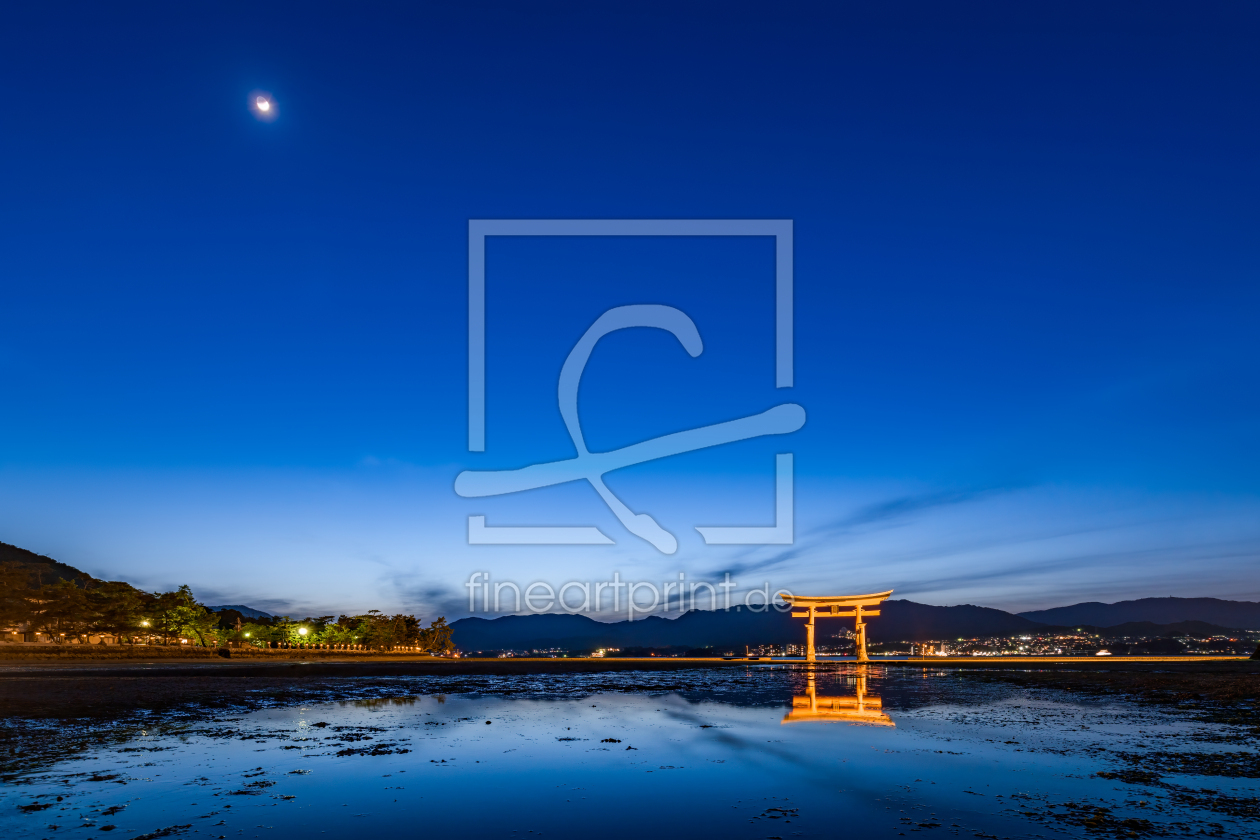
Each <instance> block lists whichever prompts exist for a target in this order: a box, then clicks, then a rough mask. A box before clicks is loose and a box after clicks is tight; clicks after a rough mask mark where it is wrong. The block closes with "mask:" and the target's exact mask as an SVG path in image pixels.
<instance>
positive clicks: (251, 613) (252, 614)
mask: <svg viewBox="0 0 1260 840" xmlns="http://www.w3.org/2000/svg"><path fill="white" fill-rule="evenodd" d="M206 609H208V610H210V612H222V611H223V610H236V611H237V612H238V613H240V614H241V616H242V617H244V618H275V616H273V615H272V614H271V613H265V612H263V611H262V610H256V609H254V608H253V607H246V606H243V605H241V604H224V605H222V606H219V607H206Z"/></svg>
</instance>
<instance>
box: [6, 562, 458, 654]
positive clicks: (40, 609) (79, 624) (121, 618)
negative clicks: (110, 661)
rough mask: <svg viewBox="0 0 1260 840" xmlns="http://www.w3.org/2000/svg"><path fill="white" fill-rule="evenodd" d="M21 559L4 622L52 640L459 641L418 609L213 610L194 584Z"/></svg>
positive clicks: (435, 644) (383, 645)
mask: <svg viewBox="0 0 1260 840" xmlns="http://www.w3.org/2000/svg"><path fill="white" fill-rule="evenodd" d="M40 577H41V576H40V575H39V574H38V573H37V572H35V571H32V570H31V569H30V568H29V567H27V566H24V565H23V564H21V563H10V562H6V563H0V628H10V627H12V628H16V627H25V628H26V632H28V633H42V634H44V635H46V636H48V637H49V638H50V639H51V640H52V641H53V642H54V643H58V644H64V643H67V642H71V643H72V642H76V641H77V642H86V641H87V637H88V636H112V637H114V638H116V639H118V640H119V641H120V642H123V643H130V644H135V643H140V642H145V643H153V642H157V643H159V644H184V643H185V641H184V640H186V643H188V644H194V645H198V646H201V647H229V646H230V647H258V648H265V647H314V646H325V645H327V646H334V647H338V648H351V647H352V648H362V649H371V650H389V649H392V648H416V649H419V650H424V651H429V652H431V653H448V652H450V651H452V650H453V649H454V645H453V643H452V641H451V628H450V627H449V626H448V625H447V623H446V619H445V618H438V619H436V620H435V621H433V622H431V623H430V624H429V626H428V627H422V626H421V622H420V620H419V619H417V618H416V617H415V616H414V615H402V614H398V615H386V614H384V613H382V612H380V611H379V610H369V611H368V612H367V613H365V614H363V615H341V616H337V617H335V618H334V617H333V616H330V615H327V616H320V617H318V618H305V619H302V620H293V619H291V618H289V617H288V616H278V617H275V618H271V619H257V618H256V619H250V620H248V621H243V620H242V619H243V618H244V617H243V616H242V615H241V614H240V613H237V612H236V611H235V610H223V611H221V612H219V613H215V612H211V611H210V610H208V609H206V607H205V606H204V605H202V604H199V603H197V599H196V598H194V597H193V594H192V590H191V589H189V588H188V587H187V586H181V587H179V588H178V589H176V590H174V591H172V592H144V591H142V590H139V589H136V588H135V587H134V586H132V585H131V584H129V583H123V582H121V581H99V580H95V579H93V578H90V577H88V576H87V575H84V576H83V577H82V578H79V579H70V580H67V579H57V580H54V581H53V582H51V583H43V582H42V580H41V579H40Z"/></svg>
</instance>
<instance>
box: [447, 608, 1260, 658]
mask: <svg viewBox="0 0 1260 840" xmlns="http://www.w3.org/2000/svg"><path fill="white" fill-rule="evenodd" d="M1147 600H1151V601H1160V602H1162V601H1165V600H1189V601H1201V602H1205V604H1204V605H1200V606H1201V607H1202V608H1200V609H1198V610H1196V609H1195V608H1194V607H1193V606H1191V607H1187V608H1186V609H1185V610H1183V611H1182V612H1180V613H1177V614H1178V615H1200V616H1202V615H1206V616H1212V615H1213V612H1212V611H1211V608H1212V606H1213V604H1235V605H1243V606H1245V605H1246V602H1234V601H1217V600H1216V599H1212V598H1202V599H1198V598H1196V599H1162V598H1160V599H1147ZM1207 602H1211V603H1207ZM1103 606H1106V605H1103ZM1064 609H1069V610H1070V609H1072V608H1071V607H1067V608H1064ZM1124 614H1125V615H1129V614H1131V613H1129V612H1127V611H1126V612H1125V613H1124ZM1138 614H1140V612H1139V613H1138ZM1230 614H1231V615H1233V613H1230ZM1102 617H1103V618H1106V615H1105V614H1104V615H1103V616H1102ZM802 624H803V622H802V621H801V620H800V619H794V618H792V617H791V616H790V615H789V614H787V613H784V612H779V611H778V610H775V609H769V610H764V611H761V612H758V611H755V610H751V609H749V608H747V607H735V608H732V609H730V610H691V611H689V612H686V613H683V614H682V615H681V616H679V617H678V618H675V619H666V618H662V617H660V616H651V617H648V618H645V619H640V620H638V621H633V622H632V621H617V622H599V621H595V620H594V619H591V618H588V617H586V616H583V615H553V614H547V615H520V616H518V615H512V616H502V617H500V618H495V619H486V618H477V617H473V618H461V619H460V620H458V621H456V622H454V623H453V624H452V625H451V627H452V628H453V629H454V631H455V634H454V640H455V644H456V645H458V646H459V648H460V649H461V650H465V651H475V650H548V649H555V648H559V649H563V650H593V649H597V648H601V647H602V648H621V649H625V648H635V647H641V648H649V647H651V648H662V647H688V648H706V647H713V648H723V649H731V650H737V651H738V650H742V649H743V647H744V645H750V646H755V645H779V644H800V643H801V642H802V641H803V640H804V635H805V634H804V631H803V629H802ZM1249 624H1250V626H1248V625H1243V627H1241V628H1229V627H1225V626H1221V624H1218V623H1215V622H1210V621H1205V620H1203V619H1200V618H1193V619H1183V620H1181V621H1179V622H1168V623H1163V622H1153V621H1148V620H1141V621H1129V622H1110V623H1109V624H1108V625H1101V624H1091V625H1085V624H1071V625H1052V624H1045V623H1041V622H1037V621H1033V620H1032V619H1030V618H1027V617H1026V616H1024V615H1014V614H1012V613H1008V612H1003V611H1002V610H997V609H992V608H990V607H977V606H973V605H970V604H964V605H961V606H954V607H937V606H931V605H929V604H919V603H915V602H914V601H901V600H897V601H885V602H884V603H883V604H881V605H880V616H879V617H878V618H875V619H872V620H871V621H870V622H868V624H867V637H868V639H869V640H870V641H872V642H921V641H929V640H934V639H958V638H966V639H971V638H983V637H993V636H1018V635H1024V634H1033V633H1039V632H1040V633H1044V632H1047V631H1053V630H1070V629H1076V628H1077V627H1080V628H1082V629H1087V630H1090V631H1094V632H1099V631H1105V633H1106V634H1107V635H1114V636H1171V635H1199V636H1212V635H1230V634H1231V633H1232V632H1233V631H1234V630H1237V629H1251V628H1260V620H1256V621H1252V622H1250V623H1249ZM817 626H818V630H817V631H815V632H816V633H817V637H816V638H817V643H818V644H820V645H826V644H827V643H828V641H829V640H830V639H831V638H833V637H835V636H836V635H838V634H839V633H840V632H841V631H843V630H848V629H851V628H852V626H853V625H852V622H851V621H845V620H843V619H839V620H835V621H832V620H829V619H820V620H819V622H818V625H817Z"/></svg>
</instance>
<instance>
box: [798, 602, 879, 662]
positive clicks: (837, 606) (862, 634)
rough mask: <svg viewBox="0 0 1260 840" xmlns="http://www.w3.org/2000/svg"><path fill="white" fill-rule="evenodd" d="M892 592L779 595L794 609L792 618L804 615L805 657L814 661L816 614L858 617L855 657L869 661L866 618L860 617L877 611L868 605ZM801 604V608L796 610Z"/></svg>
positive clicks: (818, 616) (874, 604) (833, 616)
mask: <svg viewBox="0 0 1260 840" xmlns="http://www.w3.org/2000/svg"><path fill="white" fill-rule="evenodd" d="M891 594H893V591H892V590H891V589H889V590H888V591H887V592H876V593H873V594H871V595H780V596H779V597H780V598H782V599H783V600H784V601H787V602H788V603H789V604H791V605H792V606H793V607H794V608H795V609H793V611H792V617H793V618H804V619H806V621H805V658H806V659H807V660H808V661H810V662H813V661H814V619H815V618H856V619H857V628H856V629H857V637H858V638H857V658H858V662H868V661H869V659H868V658H867V656H866V622H865V621H863V620H862V619H863V618H866V617H868V616H872V615H879V610H872V609H868V608H869V607H878V606H879V605H880V604H881V603H883V602H884V601H887V600H888V596H889V595H891ZM801 608H803V609H804V610H805V611H804V612H796V610H797V609H801Z"/></svg>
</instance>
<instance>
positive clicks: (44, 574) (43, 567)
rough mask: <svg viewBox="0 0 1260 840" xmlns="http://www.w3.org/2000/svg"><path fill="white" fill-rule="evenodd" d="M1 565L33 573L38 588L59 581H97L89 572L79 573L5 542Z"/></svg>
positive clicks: (3, 543)
mask: <svg viewBox="0 0 1260 840" xmlns="http://www.w3.org/2000/svg"><path fill="white" fill-rule="evenodd" d="M0 563H14V564H16V565H18V566H20V567H21V568H23V569H26V570H27V571H29V572H31V574H32V575H33V576H34V578H35V581H34V582H35V585H36V586H41V585H43V584H48V583H56V582H57V581H59V580H71V581H76V582H78V583H84V582H87V581H93V580H95V579H96V578H94V577H92V576H91V575H89V574H88V573H87V572H81V571H79V570H78V569H76V568H75V567H74V566H69V565H66V564H65V563H61V562H59V561H57V560H54V559H52V558H51V557H45V556H44V555H42V554H36V553H35V552H33V551H27V550H26V549H25V548H18V547H17V546H16V545H9V544H8V543H5V542H0Z"/></svg>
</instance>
